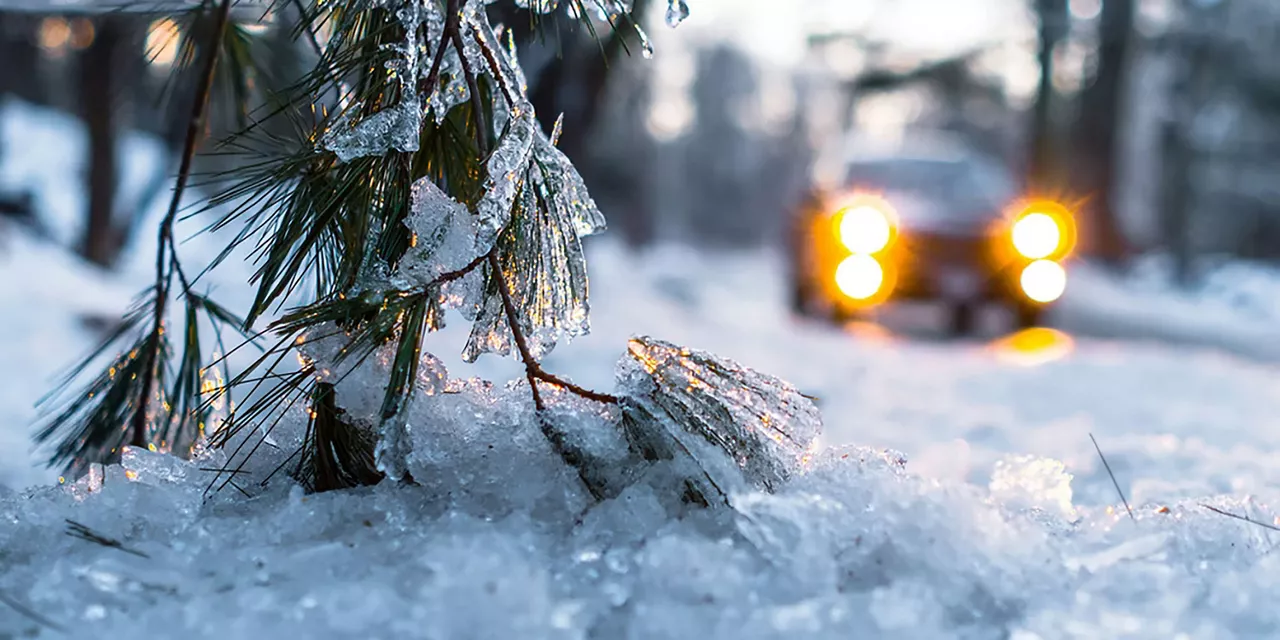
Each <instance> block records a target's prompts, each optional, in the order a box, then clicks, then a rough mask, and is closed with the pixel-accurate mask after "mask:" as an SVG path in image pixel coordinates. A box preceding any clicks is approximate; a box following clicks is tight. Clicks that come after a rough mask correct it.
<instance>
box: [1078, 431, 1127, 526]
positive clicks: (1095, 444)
mask: <svg viewBox="0 0 1280 640" xmlns="http://www.w3.org/2000/svg"><path fill="white" fill-rule="evenodd" d="M1089 439H1090V440H1092V441H1093V448H1094V449H1095V450H1096V451H1097V452H1098V457H1099V458H1101V459H1102V466H1103V467H1104V468H1106V470H1107V475H1109V476H1111V484H1113V485H1115V488H1116V493H1118V494H1120V502H1123V503H1124V510H1125V511H1128V512H1129V519H1130V520H1133V521H1134V522H1137V520H1138V519H1137V518H1136V517H1134V515H1133V509H1130V508H1129V500H1128V499H1126V498H1125V497H1124V491H1121V490H1120V482H1119V481H1118V480H1116V474H1115V473H1114V472H1112V471H1111V465H1110V464H1107V457H1106V456H1104V455H1102V447H1099V446H1098V439H1097V438H1095V437H1093V434H1092V433H1090V434H1089Z"/></svg>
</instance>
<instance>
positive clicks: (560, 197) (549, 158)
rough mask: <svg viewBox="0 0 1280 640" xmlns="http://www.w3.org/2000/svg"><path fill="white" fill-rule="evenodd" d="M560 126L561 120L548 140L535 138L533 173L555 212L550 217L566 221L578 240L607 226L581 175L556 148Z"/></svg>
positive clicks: (601, 230)
mask: <svg viewBox="0 0 1280 640" xmlns="http://www.w3.org/2000/svg"><path fill="white" fill-rule="evenodd" d="M563 126H564V125H563V122H562V120H560V119H557V120H556V127H555V129H553V130H552V137H551V138H550V139H548V138H547V137H545V136H538V139H537V140H536V141H535V143H534V153H533V155H534V167H533V170H534V172H535V176H536V177H537V178H540V180H539V182H540V188H541V189H542V191H543V192H544V193H545V196H544V197H545V198H546V202H547V205H548V206H549V207H551V208H552V209H553V210H554V211H553V214H552V215H553V217H554V218H556V219H557V220H558V221H566V220H567V221H569V222H570V223H572V224H573V228H574V231H575V232H576V233H577V234H578V237H580V238H585V237H587V236H590V235H594V234H597V233H601V232H603V231H604V230H605V228H606V224H605V219H604V214H603V213H601V212H600V208H599V207H597V206H596V203H595V200H593V199H592V198H591V194H590V193H588V192H587V185H586V183H585V182H584V181H583V180H582V175H581V174H579V173H578V169H577V168H576V167H574V166H573V162H572V161H570V160H569V157H568V156H566V155H565V154H564V152H563V151H560V149H559V148H557V147H556V146H555V141H556V139H558V138H559V132H560V130H561V129H562V127H563Z"/></svg>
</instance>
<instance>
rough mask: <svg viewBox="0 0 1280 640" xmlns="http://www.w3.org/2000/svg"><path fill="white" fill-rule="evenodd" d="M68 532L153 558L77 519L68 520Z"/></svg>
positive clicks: (107, 545) (91, 540)
mask: <svg viewBox="0 0 1280 640" xmlns="http://www.w3.org/2000/svg"><path fill="white" fill-rule="evenodd" d="M66 534H67V535H69V536H71V537H73V538H80V539H81V540H84V541H86V542H92V543H94V544H100V545H102V546H104V547H110V548H112V549H119V550H121V551H123V552H125V553H130V554H133V555H135V556H138V557H139V558H147V559H150V558H151V556H149V555H147V554H145V553H143V552H141V551H138V550H136V549H130V548H129V547H126V546H124V543H122V542H120V541H119V540H116V539H114V538H108V537H106V536H104V535H102V534H99V533H97V532H95V531H94V530H93V529H90V528H89V527H86V526H84V525H82V524H80V523H79V522H76V521H75V520H67V531H66Z"/></svg>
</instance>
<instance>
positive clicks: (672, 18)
mask: <svg viewBox="0 0 1280 640" xmlns="http://www.w3.org/2000/svg"><path fill="white" fill-rule="evenodd" d="M688 17H689V4H688V3H686V2H685V1H684V0H667V26H668V27H671V28H672V29H674V28H676V27H678V26H680V23H681V22H684V21H685V19H687V18H688Z"/></svg>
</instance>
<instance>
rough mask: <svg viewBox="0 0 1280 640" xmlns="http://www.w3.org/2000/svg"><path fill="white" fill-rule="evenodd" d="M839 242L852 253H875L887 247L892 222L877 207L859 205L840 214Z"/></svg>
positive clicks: (891, 233)
mask: <svg viewBox="0 0 1280 640" xmlns="http://www.w3.org/2000/svg"><path fill="white" fill-rule="evenodd" d="M839 234H840V242H841V243H843V244H844V246H845V247H847V248H848V249H849V251H852V252H853V253H862V254H868V253H876V252H877V251H880V250H882V249H884V248H885V247H887V246H889V241H890V240H891V239H892V238H893V222H892V221H891V220H890V218H889V215H888V214H886V213H885V212H884V211H882V210H880V209H879V208H877V207H874V206H872V205H869V204H861V205H857V206H853V207H849V208H848V209H845V210H844V211H842V212H841V213H840V223H839Z"/></svg>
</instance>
